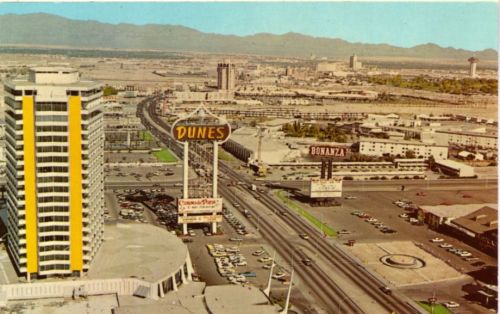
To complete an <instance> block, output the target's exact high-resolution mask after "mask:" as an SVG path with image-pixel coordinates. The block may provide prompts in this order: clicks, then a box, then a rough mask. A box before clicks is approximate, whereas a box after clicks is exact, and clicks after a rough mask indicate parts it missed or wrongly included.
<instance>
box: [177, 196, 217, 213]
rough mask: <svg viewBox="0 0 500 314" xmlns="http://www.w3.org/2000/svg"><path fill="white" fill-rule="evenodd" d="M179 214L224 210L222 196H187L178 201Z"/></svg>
mask: <svg viewBox="0 0 500 314" xmlns="http://www.w3.org/2000/svg"><path fill="white" fill-rule="evenodd" d="M177 208H178V212H179V214H183V213H189V214H197V213H213V212H220V211H222V198H185V199H179V200H178V202H177Z"/></svg>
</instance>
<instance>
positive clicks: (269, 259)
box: [258, 257, 273, 263]
mask: <svg viewBox="0 0 500 314" xmlns="http://www.w3.org/2000/svg"><path fill="white" fill-rule="evenodd" d="M272 260H273V259H272V258H270V257H262V258H259V259H258V261H259V262H261V263H269V262H271V261H272Z"/></svg>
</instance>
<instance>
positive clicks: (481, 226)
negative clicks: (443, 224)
mask: <svg viewBox="0 0 500 314" xmlns="http://www.w3.org/2000/svg"><path fill="white" fill-rule="evenodd" d="M497 216H498V211H497V210H496V209H493V208H491V207H488V206H483V207H481V208H479V209H478V210H476V211H473V212H472V213H470V214H468V215H465V216H462V217H459V218H456V219H453V220H452V221H451V223H450V224H449V225H450V226H451V227H453V228H455V229H456V230H458V231H459V232H461V233H463V234H465V235H467V236H469V237H471V238H477V237H478V236H479V235H480V234H483V233H484V232H487V231H490V230H495V229H498V217H497Z"/></svg>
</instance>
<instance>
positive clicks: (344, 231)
mask: <svg viewBox="0 0 500 314" xmlns="http://www.w3.org/2000/svg"><path fill="white" fill-rule="evenodd" d="M351 233H352V232H351V231H349V230H346V229H342V230H340V231H337V234H351Z"/></svg>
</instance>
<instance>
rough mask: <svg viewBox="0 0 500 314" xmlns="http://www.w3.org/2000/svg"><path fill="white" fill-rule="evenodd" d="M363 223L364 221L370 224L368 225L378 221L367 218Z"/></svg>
mask: <svg viewBox="0 0 500 314" xmlns="http://www.w3.org/2000/svg"><path fill="white" fill-rule="evenodd" d="M365 221H366V222H370V223H372V222H377V221H378V219H376V218H368V219H366V220H365Z"/></svg>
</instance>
